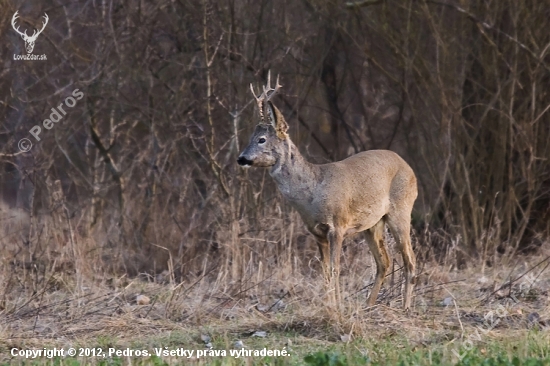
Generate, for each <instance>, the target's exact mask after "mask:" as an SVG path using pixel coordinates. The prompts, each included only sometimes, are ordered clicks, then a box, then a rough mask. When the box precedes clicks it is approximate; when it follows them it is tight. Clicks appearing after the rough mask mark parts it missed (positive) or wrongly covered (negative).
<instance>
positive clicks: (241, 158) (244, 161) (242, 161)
mask: <svg viewBox="0 0 550 366" xmlns="http://www.w3.org/2000/svg"><path fill="white" fill-rule="evenodd" d="M237 163H238V164H239V165H252V160H248V159H247V158H245V157H244V156H239V158H238V159H237Z"/></svg>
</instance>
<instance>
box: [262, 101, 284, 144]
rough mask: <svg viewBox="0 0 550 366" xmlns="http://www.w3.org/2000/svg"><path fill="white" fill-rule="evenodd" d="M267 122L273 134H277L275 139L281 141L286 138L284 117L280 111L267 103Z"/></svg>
mask: <svg viewBox="0 0 550 366" xmlns="http://www.w3.org/2000/svg"><path fill="white" fill-rule="evenodd" d="M267 121H268V123H270V124H271V125H272V126H273V128H274V129H275V132H277V137H278V138H280V139H281V140H285V139H286V138H288V135H287V133H286V132H287V131H288V124H287V123H286V121H285V117H283V114H282V113H281V111H280V110H279V109H278V108H277V107H275V106H274V105H273V104H272V103H271V102H267Z"/></svg>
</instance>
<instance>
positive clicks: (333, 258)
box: [327, 229, 344, 304]
mask: <svg viewBox="0 0 550 366" xmlns="http://www.w3.org/2000/svg"><path fill="white" fill-rule="evenodd" d="M327 238H328V242H329V247H330V282H329V283H330V289H329V291H334V293H335V295H336V296H335V297H336V302H337V303H338V304H339V303H340V255H341V253H342V243H343V241H344V236H343V235H342V233H341V232H339V231H338V230H335V229H332V230H330V231H329V233H328V235H327Z"/></svg>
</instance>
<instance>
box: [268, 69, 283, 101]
mask: <svg viewBox="0 0 550 366" xmlns="http://www.w3.org/2000/svg"><path fill="white" fill-rule="evenodd" d="M281 87H282V85H281V84H279V75H277V82H276V83H275V88H272V87H271V71H268V73H267V86H264V93H263V94H264V95H265V100H266V101H268V100H270V99H271V98H272V97H273V96H274V95H275V94H277V92H278V91H279V89H280V88H281ZM269 93H271V94H269Z"/></svg>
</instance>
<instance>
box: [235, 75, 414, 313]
mask: <svg viewBox="0 0 550 366" xmlns="http://www.w3.org/2000/svg"><path fill="white" fill-rule="evenodd" d="M280 88H281V85H280V84H279V78H278V77H277V83H276V86H275V88H271V81H270V75H269V74H268V79H267V86H264V87H263V92H262V93H261V94H260V95H259V96H257V95H256V93H255V92H254V88H253V87H252V84H251V85H250V89H251V91H252V93H253V94H254V98H255V99H256V102H257V104H258V110H259V114H260V121H259V123H258V125H257V126H256V129H255V131H254V133H253V134H252V137H251V138H250V143H249V145H248V146H247V147H246V148H245V149H244V151H243V152H242V153H241V154H240V155H239V158H238V160H237V162H238V163H239V165H241V166H245V167H250V166H257V167H266V168H271V169H270V172H269V173H270V175H271V176H272V177H273V179H275V182H276V183H277V186H278V188H279V190H280V191H281V193H282V194H283V196H284V197H285V198H286V199H287V200H288V201H289V202H290V204H291V205H292V206H293V207H294V208H295V209H296V210H297V211H298V212H299V213H300V216H301V217H302V219H303V221H304V222H305V224H306V226H307V228H308V230H309V231H310V232H311V233H312V234H313V235H314V236H315V239H316V240H317V244H318V247H319V250H320V252H321V260H322V264H323V272H324V276H325V281H326V284H327V285H328V286H329V291H331V290H332V291H335V294H336V299H339V296H340V290H339V284H338V282H339V278H338V277H339V273H340V253H341V249H342V242H343V240H344V239H345V238H346V237H347V236H349V235H352V234H355V233H358V232H361V231H365V233H366V240H367V243H368V245H369V248H370V250H371V252H372V254H373V256H374V259H375V261H376V267H377V272H376V279H375V281H374V285H373V287H372V292H371V294H370V296H369V299H368V301H367V304H368V306H372V305H374V303H375V302H376V298H377V297H378V292H379V291H380V287H381V286H382V283H383V281H384V277H385V276H386V274H387V272H388V270H389V266H390V257H389V255H388V250H387V247H386V244H385V243H384V224H385V223H387V224H388V226H389V228H390V230H391V232H392V234H393V236H394V237H395V241H396V243H397V248H398V249H399V251H400V252H401V254H402V255H403V262H404V267H405V290H404V295H403V307H404V308H405V309H409V307H410V305H411V296H412V290H413V282H414V272H415V266H416V258H415V255H414V252H413V250H412V246H411V238H410V220H411V211H412V207H413V204H414V201H415V199H416V197H417V187H416V176H415V175H414V172H413V170H412V169H411V167H410V166H409V165H408V164H407V163H406V162H405V161H404V160H403V159H402V158H401V157H399V155H397V154H396V153H394V152H392V151H388V150H370V151H364V152H361V153H358V154H356V155H353V156H351V157H349V158H347V159H345V160H342V161H338V162H335V163H329V164H320V165H317V164H312V163H309V162H307V161H306V160H305V159H304V157H302V155H301V154H300V152H299V151H298V148H297V147H296V146H295V145H294V144H293V143H292V141H290V138H289V135H288V134H287V130H288V124H287V123H286V121H285V118H284V117H283V115H282V114H281V112H280V111H279V109H277V107H275V106H274V105H273V104H272V102H271V101H270V99H271V98H272V97H273V95H274V94H275V93H277V91H278V90H279V89H280Z"/></svg>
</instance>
